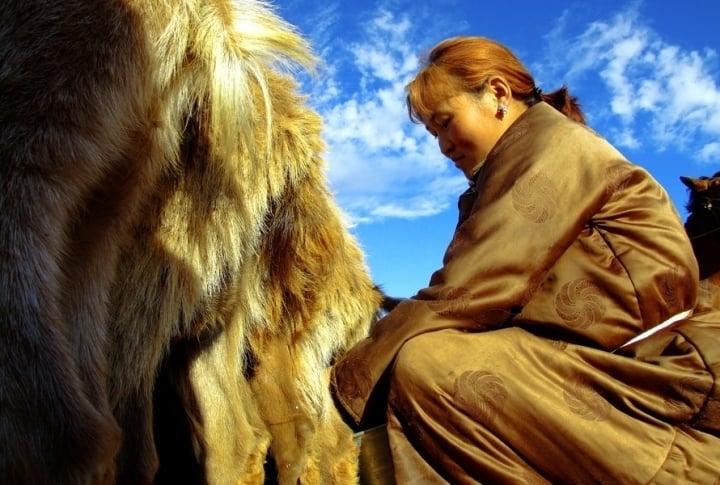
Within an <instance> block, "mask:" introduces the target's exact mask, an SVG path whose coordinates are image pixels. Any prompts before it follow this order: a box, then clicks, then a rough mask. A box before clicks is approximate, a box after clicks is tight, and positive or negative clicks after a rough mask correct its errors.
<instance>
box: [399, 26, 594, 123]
mask: <svg viewBox="0 0 720 485" xmlns="http://www.w3.org/2000/svg"><path fill="white" fill-rule="evenodd" d="M491 76H502V77H503V78H505V79H506V80H507V82H508V83H509V84H510V89H511V90H512V93H513V98H515V99H519V100H522V101H524V102H525V103H526V104H528V105H529V106H531V105H533V104H535V103H536V102H538V101H545V102H547V103H548V104H550V105H551V106H553V107H554V108H555V109H557V110H558V111H560V112H561V113H563V114H564V115H565V116H567V117H568V118H571V119H573V120H575V121H578V122H580V123H585V116H584V115H583V113H582V110H581V109H580V105H579V104H578V102H577V99H576V98H574V97H572V96H570V93H569V91H568V89H567V87H566V86H562V87H561V88H560V89H558V90H556V91H553V92H551V93H547V94H546V93H542V92H541V91H540V90H539V89H538V88H537V86H536V85H535V80H534V79H533V77H532V75H531V74H530V73H529V72H528V70H527V69H526V68H525V66H523V64H522V63H521V62H520V60H519V59H518V58H517V57H516V56H515V55H514V54H513V53H512V52H511V51H510V50H509V49H508V48H507V47H505V46H504V45H502V44H500V43H498V42H495V41H493V40H491V39H487V38H484V37H453V38H450V39H447V40H444V41H442V42H440V43H439V44H437V45H436V46H435V47H434V48H433V49H432V50H431V51H430V53H429V54H428V56H427V60H426V62H425V65H424V66H423V67H422V68H421V69H420V71H419V72H418V74H417V75H416V76H415V79H413V80H412V81H411V82H410V83H409V84H408V85H407V86H406V91H407V108H408V114H409V115H410V119H411V120H412V121H414V122H418V123H422V122H423V121H422V120H423V119H427V118H428V117H430V116H431V115H432V106H434V105H435V104H436V103H437V102H439V101H442V100H443V99H446V98H448V97H450V96H452V95H454V94H457V93H460V92H481V91H482V90H483V89H485V86H486V83H487V80H488V79H489V78H490V77H491Z"/></svg>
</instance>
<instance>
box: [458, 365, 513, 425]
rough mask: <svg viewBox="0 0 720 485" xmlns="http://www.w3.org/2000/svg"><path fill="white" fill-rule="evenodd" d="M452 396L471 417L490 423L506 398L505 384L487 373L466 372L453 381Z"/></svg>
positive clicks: (490, 373) (497, 377) (478, 371)
mask: <svg viewBox="0 0 720 485" xmlns="http://www.w3.org/2000/svg"><path fill="white" fill-rule="evenodd" d="M453 395H454V397H455V399H456V401H457V403H458V404H459V405H460V406H462V407H463V408H464V409H466V410H467V411H468V413H470V414H471V415H472V416H476V417H478V418H481V419H483V422H485V423H490V422H492V421H494V420H495V418H496V417H497V416H498V414H499V413H500V411H501V410H502V408H503V406H504V405H505V399H507V397H508V391H507V388H506V387H505V382H504V381H503V380H502V378H500V377H499V376H497V375H495V374H493V373H492V372H488V371H480V370H475V371H472V370H470V371H466V372H463V373H462V374H461V375H460V376H459V377H458V378H457V379H456V380H455V389H454V391H453Z"/></svg>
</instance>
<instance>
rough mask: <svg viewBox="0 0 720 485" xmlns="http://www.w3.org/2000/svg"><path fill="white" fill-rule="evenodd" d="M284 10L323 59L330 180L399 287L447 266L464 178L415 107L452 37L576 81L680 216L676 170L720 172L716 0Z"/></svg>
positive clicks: (316, 82)
mask: <svg viewBox="0 0 720 485" xmlns="http://www.w3.org/2000/svg"><path fill="white" fill-rule="evenodd" d="M274 4H275V6H276V7H277V11H278V13H279V14H280V15H281V16H282V17H283V18H284V19H285V20H287V21H288V22H289V23H291V24H293V25H295V26H296V28H297V29H298V30H299V32H300V33H301V34H302V35H303V36H304V37H305V38H306V39H308V40H309V41H310V43H311V45H312V47H313V49H314V50H315V52H316V54H317V55H318V57H319V58H320V65H319V67H318V71H317V75H316V76H315V77H313V78H310V77H306V76H302V78H301V79H302V90H303V91H304V92H305V93H307V95H308V97H309V103H310V104H311V105H312V106H313V107H314V108H315V109H316V110H317V111H318V112H319V113H320V114H321V115H322V117H323V119H324V122H325V131H324V138H325V142H326V144H327V147H328V148H327V152H326V153H325V155H324V158H325V160H326V163H327V176H328V179H329V183H330V187H331V189H332V191H333V193H334V194H335V197H336V199H337V201H338V203H339V204H340V206H341V208H342V209H343V211H344V212H345V213H346V214H347V217H348V221H349V223H350V224H351V230H352V231H353V233H354V234H355V235H356V236H357V238H358V240H359V242H360V244H361V245H362V247H363V249H364V251H365V253H366V257H367V263H368V266H369V268H370V271H371V273H372V276H373V278H374V280H375V281H376V282H377V283H379V284H381V285H382V286H383V287H384V288H385V290H386V291H387V292H388V293H389V294H392V295H395V296H411V295H413V294H414V293H415V292H416V291H417V290H418V289H420V288H423V287H425V286H426V285H427V282H428V280H429V278H430V275H431V274H432V272H433V271H435V270H436V269H438V268H439V267H440V265H441V261H442V256H443V253H444V251H445V248H446V246H447V243H448V242H449V239H450V236H451V234H452V231H453V229H454V226H455V221H456V219H457V209H456V201H457V196H458V195H459V194H460V193H461V192H462V191H463V190H464V189H465V187H466V185H467V184H466V182H465V179H464V177H463V176H462V175H461V174H460V173H459V172H458V171H457V169H455V168H454V166H453V165H452V164H451V163H450V162H448V161H447V160H446V159H445V158H444V157H443V156H442V155H441V154H440V152H439V150H438V148H437V145H436V142H435V140H434V139H433V138H432V137H430V136H429V135H428V134H427V132H426V131H425V130H424V128H422V127H420V126H417V125H414V124H412V123H411V122H410V121H409V120H408V118H407V113H406V110H405V104H404V86H405V84H406V83H407V82H408V81H409V80H410V78H411V77H412V75H413V74H414V73H415V72H416V70H417V67H418V59H419V57H420V56H421V55H422V54H423V53H424V52H426V51H427V50H428V49H429V48H431V47H432V46H433V45H434V44H436V43H437V42H438V41H440V40H442V39H444V38H446V37H450V36H455V35H466V34H469V35H481V36H486V37H490V38H493V39H496V40H498V41H500V42H502V43H503V44H505V45H507V46H508V47H509V48H510V49H512V50H513V51H514V52H515V53H516V54H517V55H518V56H519V57H520V59H521V60H522V61H523V62H524V64H525V65H526V66H527V67H528V68H529V69H530V71H531V72H532V73H533V75H534V77H535V79H536V81H537V83H538V85H539V86H540V87H541V88H542V89H543V90H545V91H552V90H554V89H557V88H558V87H560V86H561V85H562V84H567V85H568V87H569V88H570V91H571V93H572V94H574V95H575V96H577V97H578V98H579V100H580V102H581V104H582V106H583V109H584V111H585V114H586V116H587V119H588V124H589V125H590V126H592V127H593V128H594V129H595V130H596V131H598V132H599V133H600V134H602V135H603V136H605V137H606V138H607V139H609V140H610V141H611V142H612V143H613V144H614V145H615V146H616V147H618V148H619V149H620V150H621V151H622V152H623V153H624V154H625V156H626V157H627V158H628V159H629V160H631V161H632V162H634V163H636V164H638V165H641V166H643V167H645V168H646V169H647V170H648V171H649V172H650V173H651V174H653V175H654V176H655V178H656V179H657V180H658V181H659V182H660V183H661V184H662V185H663V187H665V189H666V190H667V191H668V193H669V194H670V196H671V197H672V199H673V201H674V202H675V205H676V207H677V209H678V211H679V212H680V214H681V216H682V217H683V219H684V218H685V216H686V213H685V209H684V204H685V200H686V197H687V193H686V190H685V187H684V186H683V185H682V184H681V182H680V180H679V177H680V176H681V175H689V176H701V175H711V174H712V173H714V172H715V171H718V170H720V34H718V33H717V29H718V26H719V25H720V2H718V0H684V1H682V2H676V1H665V0H645V1H618V0H603V1H602V2H598V1H595V0H578V1H563V0H558V1H555V2H537V1H533V2H529V1H526V0H515V1H513V2H480V1H477V2H476V1H471V0H433V1H428V0H379V1H374V0H369V1H365V2H350V1H347V0H346V1H332V0H331V1H326V2H314V1H309V0H277V1H275V2H274ZM508 250H512V248H511V247H509V248H508Z"/></svg>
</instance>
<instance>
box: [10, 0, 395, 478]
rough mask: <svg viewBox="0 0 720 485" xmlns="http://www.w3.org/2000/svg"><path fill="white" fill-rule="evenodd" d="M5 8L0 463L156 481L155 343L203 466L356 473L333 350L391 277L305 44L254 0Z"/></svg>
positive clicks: (36, 0) (247, 471) (37, 474)
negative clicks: (338, 146)
mask: <svg viewBox="0 0 720 485" xmlns="http://www.w3.org/2000/svg"><path fill="white" fill-rule="evenodd" d="M2 7H3V8H2V9H0V106H2V109H0V252H1V253H2V257H0V329H1V330H0V331H1V332H2V334H1V336H2V340H1V341H0V345H3V347H4V348H3V349H2V357H0V482H1V483H35V484H43V483H53V484H55V483H57V484H64V483H67V484H82V483H115V482H117V483H133V484H137V483H150V482H152V480H153V479H154V477H155V473H156V471H157V467H158V459H157V454H156V446H155V440H154V433H153V426H154V424H153V423H154V418H153V389H154V387H155V385H156V377H157V374H158V372H159V371H160V369H161V366H162V364H163V362H165V366H164V367H163V369H164V370H163V375H164V376H166V378H167V380H166V381H164V384H165V385H170V383H171V386H170V387H171V389H172V393H174V395H176V396H179V402H180V403H181V404H182V406H181V407H180V410H181V411H182V413H185V416H186V418H187V422H188V423H189V432H190V436H191V443H192V455H193V456H194V458H195V460H196V461H197V463H198V467H199V470H200V473H201V480H203V481H206V482H208V483H262V481H263V480H264V468H263V463H264V462H265V459H266V455H267V453H268V450H270V452H271V453H272V454H273V457H274V459H275V461H276V462H277V464H278V466H277V468H278V481H279V482H281V483H293V484H294V483H297V481H298V480H301V481H302V482H304V483H343V482H348V483H353V482H354V480H355V474H356V468H355V467H356V462H355V453H356V450H355V449H354V445H353V443H352V439H351V431H350V429H349V428H348V427H347V426H345V425H344V423H343V422H342V421H341V419H340V417H339V415H338V414H337V412H336V411H335V409H334V407H333V405H332V400H331V398H330V396H329V394H328V391H327V375H326V369H327V367H328V366H329V364H330V362H332V359H333V358H334V357H335V355H336V354H337V353H339V352H342V351H343V350H344V349H345V348H347V347H348V346H349V345H351V344H352V343H353V342H354V341H355V340H357V339H358V338H360V336H362V335H364V334H365V332H366V331H367V328H368V326H369V325H370V323H371V321H372V318H373V315H374V314H375V312H376V311H377V309H378V307H379V305H380V300H381V298H382V295H381V293H380V292H379V291H378V290H377V289H376V288H375V287H374V285H373V284H372V282H371V281H370V278H369V276H368V272H367V269H366V267H365V264H364V261H363V256H362V252H361V250H360V248H359V247H358V245H357V243H356V242H355V240H354V239H353V237H352V236H351V235H350V234H349V232H348V231H347V229H346V228H345V227H344V226H343V224H342V217H341V214H340V212H339V210H338V209H337V208H336V207H335V205H334V203H333V201H332V197H331V194H329V192H328V191H327V189H326V182H325V179H324V176H323V162H322V159H321V154H322V150H323V145H322V141H321V123H320V119H319V117H318V116H317V114H316V113H314V112H313V111H312V110H311V109H309V108H308V107H307V106H306V105H305V101H304V99H303V98H302V97H301V96H299V94H298V93H297V87H296V85H295V81H294V80H293V76H292V72H291V69H294V68H295V67H296V66H309V65H311V63H312V61H313V59H312V55H311V54H310V52H309V49H308V46H307V45H306V43H305V42H304V41H303V39H302V38H301V37H299V36H298V35H297V34H296V33H295V32H294V31H293V29H292V28H291V27H290V26H289V25H287V24H285V23H284V22H283V21H282V20H281V19H279V18H278V17H277V16H276V15H275V13H274V12H273V11H272V9H271V8H270V7H269V5H267V4H265V3H264V2H262V1H249V0H243V1H240V0H236V1H230V0H177V1H174V2H166V1H162V0H70V1H64V2H54V1H48V0H22V1H20V0H7V1H5V2H3V6H2ZM249 356H253V358H252V360H253V362H252V366H251V367H252V372H248V369H249V367H250V366H249V363H248V359H249V358H250V357H249ZM160 402H162V400H160Z"/></svg>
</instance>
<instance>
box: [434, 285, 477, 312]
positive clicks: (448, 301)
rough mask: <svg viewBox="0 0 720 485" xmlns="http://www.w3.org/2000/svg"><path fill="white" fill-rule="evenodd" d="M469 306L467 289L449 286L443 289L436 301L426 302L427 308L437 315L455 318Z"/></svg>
mask: <svg viewBox="0 0 720 485" xmlns="http://www.w3.org/2000/svg"><path fill="white" fill-rule="evenodd" d="M469 305H470V292H469V291H468V289H467V288H457V287H453V286H449V287H447V288H443V289H442V290H441V291H440V293H439V294H438V299H437V300H430V301H428V307H430V309H431V310H432V311H434V312H435V313H437V314H438V315H442V316H445V317H447V316H457V315H460V314H462V313H463V312H464V310H466V309H467V307H468V306H469Z"/></svg>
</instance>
